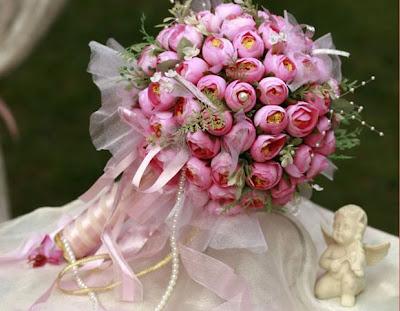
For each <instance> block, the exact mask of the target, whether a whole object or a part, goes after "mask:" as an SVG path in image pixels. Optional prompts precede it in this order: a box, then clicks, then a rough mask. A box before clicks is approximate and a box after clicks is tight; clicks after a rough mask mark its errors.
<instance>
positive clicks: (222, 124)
mask: <svg viewBox="0 0 400 311" xmlns="http://www.w3.org/2000/svg"><path fill="white" fill-rule="evenodd" d="M210 118H212V120H213V124H214V127H213V128H212V127H211V126H210V127H208V129H207V131H208V132H209V133H210V134H212V135H215V136H223V135H226V134H227V133H228V132H229V131H230V130H231V129H232V125H233V118H232V115H231V113H230V112H229V111H224V112H216V113H215V114H213V115H212V116H211V117H210Z"/></svg>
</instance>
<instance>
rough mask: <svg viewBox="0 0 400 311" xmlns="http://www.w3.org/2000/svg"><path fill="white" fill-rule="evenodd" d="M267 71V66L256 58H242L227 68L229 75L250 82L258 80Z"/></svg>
mask: <svg viewBox="0 0 400 311" xmlns="http://www.w3.org/2000/svg"><path fill="white" fill-rule="evenodd" d="M264 73H265V67H264V65H263V64H262V62H260V61H259V60H258V59H256V58H251V57H248V58H241V59H239V60H237V61H236V63H234V64H233V65H230V66H229V67H228V68H226V74H227V76H228V77H230V78H232V79H236V80H241V81H244V82H248V83H254V82H258V81H260V80H261V79H262V77H263V76H264Z"/></svg>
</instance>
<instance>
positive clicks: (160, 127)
mask: <svg viewBox="0 0 400 311" xmlns="http://www.w3.org/2000/svg"><path fill="white" fill-rule="evenodd" d="M149 124H150V131H151V132H152V133H153V134H154V135H155V136H156V137H158V138H160V137H161V136H167V135H171V134H173V133H174V132H175V131H176V129H177V127H178V124H177V123H176V121H175V118H174V115H173V113H172V112H157V113H155V114H154V115H152V116H151V118H150V121H149Z"/></svg>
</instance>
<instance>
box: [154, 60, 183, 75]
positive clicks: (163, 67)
mask: <svg viewBox="0 0 400 311" xmlns="http://www.w3.org/2000/svg"><path fill="white" fill-rule="evenodd" d="M177 64H179V61H178V60H176V59H170V60H167V61H165V62H162V63H159V64H158V65H157V71H161V72H167V71H168V70H170V69H174V68H175V66H176V65H177Z"/></svg>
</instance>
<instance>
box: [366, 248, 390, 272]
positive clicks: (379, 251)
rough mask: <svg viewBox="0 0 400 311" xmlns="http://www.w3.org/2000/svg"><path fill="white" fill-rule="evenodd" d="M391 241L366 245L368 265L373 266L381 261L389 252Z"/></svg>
mask: <svg viewBox="0 0 400 311" xmlns="http://www.w3.org/2000/svg"><path fill="white" fill-rule="evenodd" d="M389 248H390V243H389V242H386V243H382V244H378V245H367V244H365V245H364V251H365V258H366V259H367V266H372V265H375V264H377V263H378V262H380V261H381V260H382V259H383V258H385V257H386V255H387V254H388V252H389Z"/></svg>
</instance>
